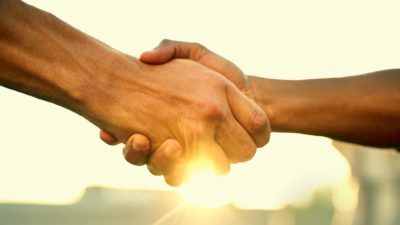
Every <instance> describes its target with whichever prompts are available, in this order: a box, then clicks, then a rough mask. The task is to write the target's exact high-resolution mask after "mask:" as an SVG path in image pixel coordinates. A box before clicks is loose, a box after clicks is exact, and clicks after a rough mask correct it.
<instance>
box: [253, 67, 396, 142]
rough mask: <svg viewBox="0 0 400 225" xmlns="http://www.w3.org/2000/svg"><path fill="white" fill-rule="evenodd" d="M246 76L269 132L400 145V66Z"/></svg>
mask: <svg viewBox="0 0 400 225" xmlns="http://www.w3.org/2000/svg"><path fill="white" fill-rule="evenodd" d="M249 79H250V81H251V83H252V88H253V93H254V95H255V97H256V99H257V100H258V102H259V103H260V104H261V106H262V108H263V109H264V110H265V112H267V115H268V116H269V118H270V120H271V126H272V130H273V131H278V132H295V133H304V134H312V135H321V136H326V137H331V138H334V139H339V140H343V141H348V142H354V143H359V144H363V145H370V146H377V147H399V146H400V70H386V71H379V72H373V73H369V74H365V75H360V76H351V77H345V78H331V79H315V80H301V81H288V80H272V79H265V78H259V77H252V76H250V77H249Z"/></svg>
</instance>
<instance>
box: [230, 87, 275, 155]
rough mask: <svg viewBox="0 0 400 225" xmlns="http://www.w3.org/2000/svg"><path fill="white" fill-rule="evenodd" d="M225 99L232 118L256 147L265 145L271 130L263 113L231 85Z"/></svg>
mask: <svg viewBox="0 0 400 225" xmlns="http://www.w3.org/2000/svg"><path fill="white" fill-rule="evenodd" d="M227 99H228V103H229V106H230V108H231V111H232V114H233V116H234V117H235V118H236V120H237V121H238V122H239V123H240V124H241V125H242V126H243V128H244V129H246V131H247V132H248V133H249V134H250V136H251V137H252V138H253V140H254V142H255V143H256V145H257V146H258V147H262V146H264V145H265V144H267V143H268V141H269V135H270V133H271V128H270V125H269V121H268V118H267V115H266V114H265V112H264V111H263V110H262V109H261V108H260V107H259V106H258V105H257V104H256V103H254V102H253V101H251V100H250V99H249V98H247V97H246V96H245V95H244V94H243V93H242V92H240V91H239V90H238V89H237V88H236V87H234V86H233V85H229V86H228V87H227Z"/></svg>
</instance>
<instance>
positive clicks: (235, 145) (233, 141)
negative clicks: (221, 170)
mask: <svg viewBox="0 0 400 225" xmlns="http://www.w3.org/2000/svg"><path fill="white" fill-rule="evenodd" d="M222 122H223V123H222V126H220V127H218V128H217V132H216V134H215V139H216V141H217V143H218V144H219V145H220V146H221V147H222V149H223V150H224V151H225V153H226V155H227V156H228V158H229V160H230V161H231V162H232V163H237V162H245V161H248V160H250V159H251V158H253V156H254V154H255V153H256V150H257V146H256V144H255V143H254V140H253V139H252V137H251V136H250V135H249V134H248V133H247V131H246V130H245V129H244V128H243V127H242V126H241V125H240V124H239V123H238V122H237V121H236V119H235V118H234V117H233V115H230V116H225V118H224V120H223V121H222Z"/></svg>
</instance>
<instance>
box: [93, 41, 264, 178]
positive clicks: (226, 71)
mask: <svg viewBox="0 0 400 225" xmlns="http://www.w3.org/2000/svg"><path fill="white" fill-rule="evenodd" d="M178 58H181V59H178ZM182 59H186V60H182ZM188 59H189V60H188ZM140 60H141V61H142V62H144V63H146V64H140V65H141V71H140V72H141V73H142V75H143V76H144V77H146V79H143V80H146V81H148V82H142V84H141V85H140V87H142V88H143V89H142V90H141V91H140V90H139V91H140V92H137V91H138V90H134V91H136V92H137V93H141V94H140V96H136V99H126V103H127V104H128V103H129V101H131V102H135V101H137V102H139V103H140V104H141V107H140V108H137V107H136V108H135V109H134V111H135V116H138V118H135V120H136V122H138V123H139V125H138V123H135V126H136V127H135V128H134V129H132V130H136V131H139V132H136V133H133V134H132V135H131V136H130V137H129V138H128V137H124V136H118V132H117V131H115V132H114V131H113V130H111V129H110V130H107V131H104V130H102V131H101V132H100V138H101V139H102V140H103V141H104V142H106V143H108V144H117V143H119V142H125V147H124V150H123V153H124V157H125V159H126V160H127V161H128V162H130V163H132V164H134V165H143V164H147V166H148V169H149V171H150V172H151V173H152V174H154V175H163V176H164V178H165V180H166V182H167V183H168V184H170V185H172V186H178V185H180V184H181V183H182V182H183V181H184V180H186V179H188V177H190V174H191V172H193V170H196V169H198V168H201V167H211V169H212V170H214V171H215V172H217V173H220V174H225V173H227V172H228V171H229V168H230V163H236V162H243V161H247V160H249V159H251V158H252V157H253V156H254V154H255V152H256V149H257V147H262V146H264V145H265V144H266V143H267V142H268V140H269V135H270V131H271V129H270V125H269V122H268V118H267V117H266V114H265V113H264V111H263V110H262V109H261V108H260V107H259V106H258V105H257V104H256V103H255V102H256V99H254V97H253V95H252V92H251V87H250V84H249V83H248V81H247V79H246V76H245V75H244V74H243V72H242V71H241V70H240V69H239V68H238V67H236V66H235V65H234V64H233V63H231V62H229V61H228V60H226V59H224V58H223V57H221V56H219V55H216V54H215V53H213V52H211V51H209V50H208V49H206V48H205V47H204V46H202V45H199V44H196V43H185V42H176V41H169V40H164V41H162V42H161V43H160V45H159V46H158V47H157V48H155V49H154V50H152V51H149V52H145V53H143V54H142V56H141V58H140ZM190 60H192V61H190ZM194 61H195V62H194ZM149 64H153V65H149ZM160 64H162V65H160ZM207 67H208V68H207ZM159 84H162V85H161V86H162V87H163V90H162V91H161V90H157V88H158V87H159V86H160V85H159ZM123 87H125V86H123ZM116 88H120V89H123V88H121V87H117V86H116ZM146 90H152V91H151V92H147V93H146ZM158 94H160V95H158ZM147 95H150V97H149V96H147ZM154 97H156V98H154ZM129 111H130V109H129V108H127V109H126V113H129ZM110 115H112V114H110ZM141 115H142V116H141ZM149 118H150V119H149ZM121 126H124V125H119V126H118V127H121ZM127 129H129V128H127ZM162 138H164V139H162Z"/></svg>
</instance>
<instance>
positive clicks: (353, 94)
mask: <svg viewBox="0 0 400 225" xmlns="http://www.w3.org/2000/svg"><path fill="white" fill-rule="evenodd" d="M174 58H185V59H191V60H194V61H197V62H199V63H201V64H203V65H205V66H207V67H209V68H211V69H213V70H215V71H218V72H219V73H221V74H222V75H224V76H225V77H226V78H228V79H230V80H231V81H232V82H233V83H234V84H235V85H236V86H237V87H238V88H240V89H241V90H242V91H243V92H244V93H245V94H246V95H247V96H248V97H249V98H252V99H254V100H255V101H256V102H257V104H259V105H260V106H261V107H262V108H263V109H264V111H265V112H266V113H267V115H268V117H269V119H270V122H271V127H272V131H276V132H294V133H303V134H311V135H320V136H326V137H330V138H334V139H339V140H343V141H347V142H353V143H357V144H362V145H369V146H375V147H382V148H399V147H400V70H385V71H378V72H373V73H369V74H364V75H359V76H350V77H344V78H331V79H314V80H302V81H290V80H273V79H266V78H260V77H254V76H245V75H244V73H243V72H242V71H241V70H240V69H239V68H238V67H237V66H235V65H234V64H233V63H232V62H230V61H228V60H226V59H225V58H223V57H221V56H219V55H217V54H215V53H213V52H211V51H210V50H208V49H207V48H205V47H204V46H202V45H200V44H197V43H187V42H179V41H170V40H164V41H162V42H161V43H160V44H159V46H158V47H156V48H155V49H154V50H151V51H148V52H145V53H143V54H142V56H141V58H140V60H142V61H143V62H146V63H149V64H162V63H166V62H169V61H170V60H172V59H174ZM360 96H361V97H360ZM374 102H379V103H380V104H379V105H377V104H374ZM299 115H300V116H299ZM299 118H302V119H299ZM103 135H109V136H108V138H109V139H110V140H115V139H113V137H112V135H110V134H106V133H104V132H103ZM135 135H136V139H135V140H138V141H142V142H143V141H145V140H146V139H147V138H146V136H143V135H140V134H135ZM175 147H176V151H180V149H179V148H178V147H177V146H175ZM125 152H126V156H128V157H130V158H132V157H133V156H134V155H135V156H137V150H136V149H135V147H134V146H133V145H127V146H126V147H125ZM146 157H149V158H148V159H147V158H146V159H143V157H142V158H141V159H139V158H140V157H139V156H137V157H136V158H135V160H133V161H130V162H131V163H133V164H136V163H137V162H141V163H143V162H145V161H146V160H148V161H147V163H148V165H149V168H152V167H154V166H156V165H159V166H158V167H159V170H168V168H170V167H171V165H169V164H172V165H173V164H176V162H177V161H178V158H179V157H171V156H169V155H168V154H166V153H165V150H164V149H162V148H160V149H158V150H157V151H156V152H154V153H152V154H151V155H150V154H149V155H148V156H146ZM128 161H129V160H128ZM166 162H168V163H166ZM160 165H161V166H160Z"/></svg>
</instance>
